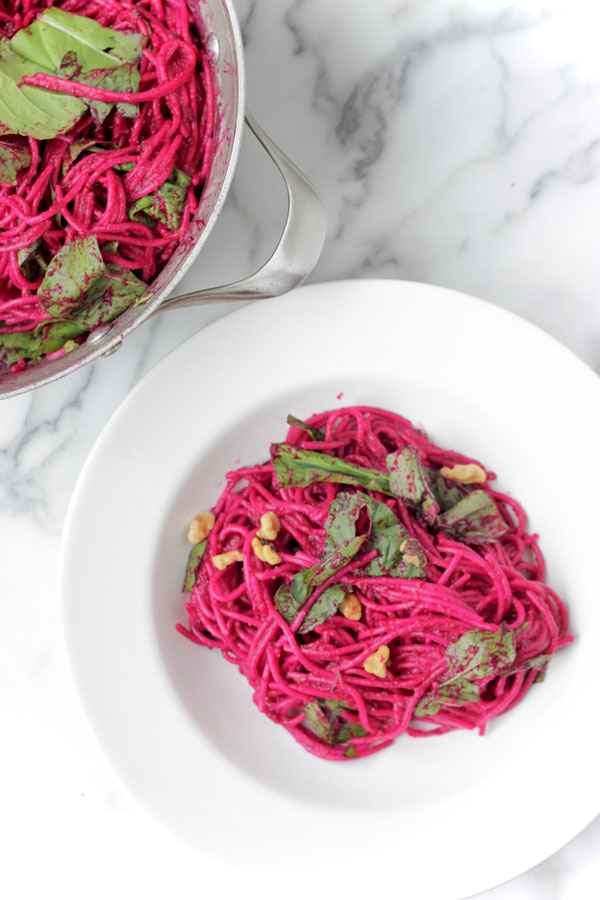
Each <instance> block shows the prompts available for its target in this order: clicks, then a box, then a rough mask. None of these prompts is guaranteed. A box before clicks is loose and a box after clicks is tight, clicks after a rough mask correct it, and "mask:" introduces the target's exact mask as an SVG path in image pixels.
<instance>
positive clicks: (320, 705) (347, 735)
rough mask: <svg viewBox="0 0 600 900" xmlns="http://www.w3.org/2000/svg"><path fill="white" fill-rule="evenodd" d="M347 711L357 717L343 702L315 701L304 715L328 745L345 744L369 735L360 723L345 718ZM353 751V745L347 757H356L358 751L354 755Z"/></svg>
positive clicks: (347, 751) (308, 706)
mask: <svg viewBox="0 0 600 900" xmlns="http://www.w3.org/2000/svg"><path fill="white" fill-rule="evenodd" d="M346 710H348V711H350V712H351V713H353V714H354V715H356V712H355V711H354V710H351V709H350V707H349V706H348V704H347V703H345V702H344V701H343V700H330V699H327V700H313V701H311V702H310V703H307V704H306V706H305V707H304V714H305V716H306V720H307V722H308V723H309V725H310V727H311V730H312V731H313V732H314V733H315V734H316V735H317V736H318V737H320V738H321V740H323V741H325V743H326V744H331V745H333V744H344V743H346V741H349V740H351V739H352V738H357V737H364V736H365V735H366V734H367V731H366V729H365V728H363V726H362V725H361V724H360V723H359V722H350V721H349V720H348V719H347V718H346V717H345V715H344V713H345V711H346ZM351 750H354V748H353V747H352V745H350V746H349V747H348V749H347V750H346V754H345V755H346V756H348V757H351V756H355V755H356V750H354V753H351V752H350V751H351Z"/></svg>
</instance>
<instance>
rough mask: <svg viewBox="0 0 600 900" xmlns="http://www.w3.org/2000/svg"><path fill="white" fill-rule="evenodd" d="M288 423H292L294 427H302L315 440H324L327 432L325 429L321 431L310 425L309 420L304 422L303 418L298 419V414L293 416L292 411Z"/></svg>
mask: <svg viewBox="0 0 600 900" xmlns="http://www.w3.org/2000/svg"><path fill="white" fill-rule="evenodd" d="M287 423H288V425H292V426H293V427H294V428H301V429H302V431H306V433H307V434H310V436H311V438H312V439H313V441H324V440H325V433H324V432H323V431H319V429H318V428H315V427H314V426H313V425H309V424H308V422H304V421H303V420H302V419H297V418H296V416H293V415H292V414H291V413H290V415H288V417H287Z"/></svg>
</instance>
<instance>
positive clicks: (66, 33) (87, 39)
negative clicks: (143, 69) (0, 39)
mask: <svg viewBox="0 0 600 900" xmlns="http://www.w3.org/2000/svg"><path fill="white" fill-rule="evenodd" d="M10 46H11V49H12V50H13V51H14V52H15V53H18V54H19V55H20V56H22V57H23V58H24V59H26V60H29V61H30V62H32V63H35V64H36V65H37V66H42V67H44V68H46V69H52V70H54V71H56V72H57V71H58V70H59V68H60V65H61V63H62V60H63V57H64V56H65V54H66V53H68V52H69V51H74V52H75V53H76V54H77V59H78V60H79V65H80V66H81V69H82V71H83V72H90V71H93V70H95V69H109V68H112V67H114V66H117V65H120V64H121V63H124V62H134V60H137V59H139V58H140V57H141V55H142V49H143V38H142V37H141V35H140V34H137V33H129V32H125V31H116V30H114V29H113V28H103V27H102V26H101V25H100V24H99V23H98V22H96V20H95V19H92V18H89V17H88V16H78V15H75V14H74V13H68V12H64V11H63V10H62V9H57V8H56V7H53V8H51V9H46V10H44V12H43V13H42V15H41V16H39V17H38V18H37V19H36V20H35V22H33V23H32V24H31V25H30V26H29V27H28V28H22V29H21V30H20V31H18V32H17V33H16V34H15V35H14V37H13V38H12V39H11V41H10ZM37 71H40V69H39V68H38V70H37Z"/></svg>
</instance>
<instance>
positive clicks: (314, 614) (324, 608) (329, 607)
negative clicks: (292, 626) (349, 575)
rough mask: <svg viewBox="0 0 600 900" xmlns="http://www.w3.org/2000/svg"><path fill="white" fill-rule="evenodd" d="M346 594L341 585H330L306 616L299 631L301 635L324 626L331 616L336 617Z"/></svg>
mask: <svg viewBox="0 0 600 900" xmlns="http://www.w3.org/2000/svg"><path fill="white" fill-rule="evenodd" d="M345 595H346V592H345V590H344V588H343V587H342V586H341V585H340V584H330V585H329V587H328V588H326V589H325V590H324V591H323V593H322V594H321V596H320V597H319V598H318V600H315V602H314V603H313V605H312V606H311V608H310V609H309V611H308V612H307V614H306V616H305V617H304V621H303V622H302V625H301V626H300V628H299V629H298V632H299V633H300V634H307V633H308V632H309V631H312V630H313V629H314V628H315V627H316V626H317V625H322V624H323V622H326V621H327V619H329V618H331V616H335V614H336V612H337V611H338V607H339V605H340V603H341V602H342V600H343V599H344V597H345Z"/></svg>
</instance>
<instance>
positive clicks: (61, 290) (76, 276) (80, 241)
mask: <svg viewBox="0 0 600 900" xmlns="http://www.w3.org/2000/svg"><path fill="white" fill-rule="evenodd" d="M105 272H106V266H105V265H104V261H103V259H102V254H101V253H100V248H99V246H98V239H97V238H96V236H95V235H86V236H78V237H76V238H74V240H72V241H69V243H68V244H64V246H62V247H61V248H60V250H59V251H58V253H56V254H55V255H54V256H53V257H52V259H51V260H50V262H49V263H48V268H47V269H46V274H45V275H44V280H43V281H42V283H41V285H40V287H39V288H38V291H37V293H38V297H39V300H40V304H41V305H42V307H43V308H44V311H45V312H46V313H48V315H49V316H57V317H58V316H64V315H65V313H68V312H70V311H71V310H73V309H76V308H77V307H78V306H81V303H82V297H83V295H84V294H85V293H86V292H87V291H88V290H89V289H90V287H91V286H92V284H93V282H94V280H95V279H96V278H98V276H99V275H103V274H104V273H105Z"/></svg>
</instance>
